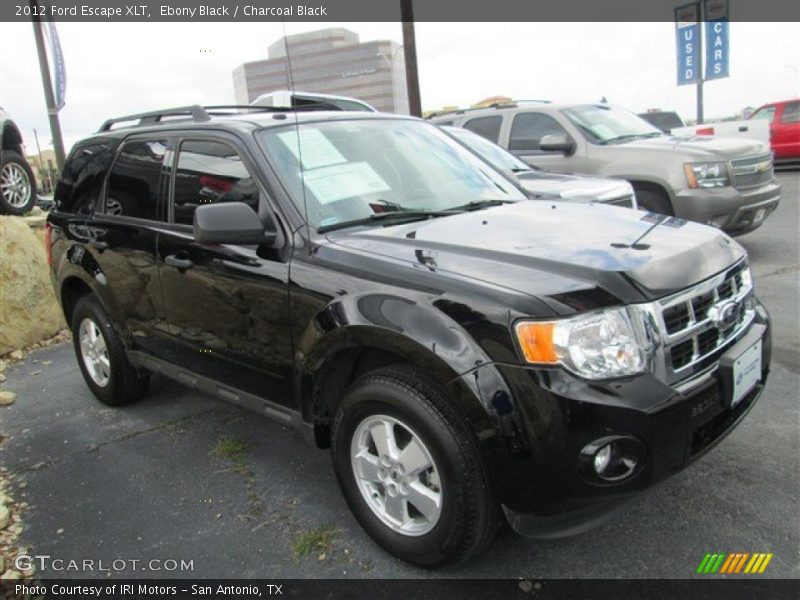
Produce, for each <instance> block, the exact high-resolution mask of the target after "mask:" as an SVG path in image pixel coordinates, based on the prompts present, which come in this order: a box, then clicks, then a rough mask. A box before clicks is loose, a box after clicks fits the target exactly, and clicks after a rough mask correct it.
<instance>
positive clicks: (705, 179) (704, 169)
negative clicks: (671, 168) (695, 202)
mask: <svg viewBox="0 0 800 600" xmlns="http://www.w3.org/2000/svg"><path fill="white" fill-rule="evenodd" d="M683 170H684V171H685V172H686V180H687V181H688V182H689V187H690V188H715V187H725V186H726V185H728V169H727V167H726V166H725V163H724V162H712V163H686V164H685V165H683Z"/></svg>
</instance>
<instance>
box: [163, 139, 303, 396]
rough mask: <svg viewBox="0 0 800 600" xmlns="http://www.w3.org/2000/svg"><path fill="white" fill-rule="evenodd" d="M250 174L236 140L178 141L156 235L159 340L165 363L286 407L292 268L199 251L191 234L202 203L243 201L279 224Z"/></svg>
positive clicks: (241, 251) (244, 251) (246, 255)
mask: <svg viewBox="0 0 800 600" xmlns="http://www.w3.org/2000/svg"><path fill="white" fill-rule="evenodd" d="M253 173H254V169H253V163H252V161H250V160H249V159H248V158H247V155H246V153H245V152H244V151H243V149H241V148H240V147H239V145H238V144H237V142H236V140H235V139H234V138H229V137H227V136H224V135H219V136H210V135H209V136H202V137H201V136H192V137H186V138H183V139H180V140H179V142H178V145H177V148H176V153H175V159H174V164H173V177H172V188H171V193H170V201H169V214H168V222H169V224H168V226H167V227H165V230H164V231H162V232H161V233H160V234H159V237H158V251H157V257H156V260H157V263H158V269H159V279H160V285H161V293H162V296H163V310H162V314H161V331H162V334H163V335H164V339H165V340H167V342H168V344H169V347H170V356H169V360H170V362H173V363H175V364H177V365H178V366H181V367H184V368H186V369H188V370H190V371H193V372H195V373H198V374H200V375H204V376H206V377H210V378H213V379H214V380H216V381H218V382H220V383H223V384H225V385H227V386H230V387H232V388H235V389H239V390H242V391H245V392H248V393H250V394H254V395H257V396H260V397H263V398H266V399H268V400H270V401H272V402H275V403H278V404H284V405H288V404H291V389H292V387H291V381H292V379H291V376H292V369H291V363H292V347H291V330H290V323H289V291H288V277H289V263H288V262H284V260H282V259H281V258H280V256H279V254H281V253H278V252H275V253H271V252H265V251H264V250H263V249H259V247H257V246H252V245H250V246H248V245H234V244H202V243H198V242H196V241H195V239H194V235H193V228H192V223H193V218H194V211H195V210H196V209H197V207H198V206H201V205H203V204H212V203H220V202H231V201H236V202H244V203H246V204H249V205H250V206H252V207H253V209H254V210H255V211H256V212H257V213H258V215H259V216H260V217H261V218H262V222H264V223H265V224H266V223H267V222H268V221H270V220H272V219H274V218H275V217H274V215H275V213H274V211H273V210H272V209H271V207H270V206H269V202H268V196H267V195H266V193H265V192H264V191H263V188H262V187H261V185H260V184H259V183H258V181H257V180H256V178H255V177H254V176H253ZM276 224H277V223H276ZM284 239H286V238H285V237H284Z"/></svg>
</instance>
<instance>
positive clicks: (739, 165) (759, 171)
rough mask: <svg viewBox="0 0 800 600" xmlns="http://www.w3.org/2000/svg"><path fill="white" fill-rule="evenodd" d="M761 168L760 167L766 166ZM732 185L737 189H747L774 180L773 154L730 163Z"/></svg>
mask: <svg viewBox="0 0 800 600" xmlns="http://www.w3.org/2000/svg"><path fill="white" fill-rule="evenodd" d="M765 164H766V166H765V167H763V168H759V166H760V165H765ZM730 170H731V184H732V185H733V187H735V188H736V189H747V188H752V187H757V186H759V185H763V184H765V183H768V182H769V181H771V180H772V178H773V176H774V175H773V171H774V165H773V162H772V154H771V153H770V154H758V155H756V156H747V157H745V158H736V159H734V160H732V161H730Z"/></svg>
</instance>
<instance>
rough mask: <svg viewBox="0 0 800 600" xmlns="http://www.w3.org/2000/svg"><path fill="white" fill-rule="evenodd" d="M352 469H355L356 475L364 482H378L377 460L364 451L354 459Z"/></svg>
mask: <svg viewBox="0 0 800 600" xmlns="http://www.w3.org/2000/svg"><path fill="white" fill-rule="evenodd" d="M353 468H354V469H355V472H356V475H357V476H358V477H360V478H361V479H363V480H364V481H370V482H373V483H378V482H379V481H380V479H379V478H378V470H379V469H380V467H379V465H378V458H377V457H375V456H372V455H371V454H369V453H367V452H366V451H362V452H360V453H359V454H358V456H356V457H354V459H353Z"/></svg>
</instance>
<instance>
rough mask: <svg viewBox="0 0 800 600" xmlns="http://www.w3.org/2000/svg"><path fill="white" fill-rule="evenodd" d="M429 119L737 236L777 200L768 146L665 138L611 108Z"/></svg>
mask: <svg viewBox="0 0 800 600" xmlns="http://www.w3.org/2000/svg"><path fill="white" fill-rule="evenodd" d="M431 118H432V120H433V122H435V123H437V124H439V125H456V126H459V127H465V128H466V129H469V130H471V131H473V132H475V133H477V134H479V135H482V136H483V137H485V138H487V139H488V140H490V141H492V142H495V143H497V144H499V145H500V146H502V147H504V148H506V149H508V150H509V151H511V152H512V153H514V154H515V155H516V156H518V157H519V158H521V159H522V160H524V161H525V162H526V163H528V164H531V165H535V166H538V167H542V168H546V169H549V170H552V171H560V172H575V173H587V174H591V175H601V176H605V177H621V178H623V179H627V180H628V181H630V182H631V183H632V184H633V187H634V189H635V190H636V198H637V200H638V202H639V206H640V207H641V208H644V209H646V210H650V211H654V212H660V213H664V214H670V215H675V216H677V217H681V218H684V219H689V220H692V221H697V222H700V223H705V224H708V225H712V226H714V227H717V228H719V229H722V230H724V231H725V232H727V233H730V234H734V235H735V234H742V233H747V232H748V231H752V230H753V229H755V228H757V227H759V226H760V225H761V224H762V223H763V222H764V220H765V219H766V218H767V217H768V216H769V215H770V214H771V213H772V212H773V211H774V210H775V208H776V207H777V206H778V201H779V199H780V192H781V186H780V184H779V183H778V181H777V180H776V179H775V175H774V172H773V166H772V152H771V150H770V148H769V147H768V146H767V145H766V144H764V143H762V142H758V141H755V140H748V139H744V138H726V137H714V136H694V137H675V136H670V135H667V134H665V133H664V132H662V131H660V130H659V129H657V128H656V127H653V126H652V125H650V124H649V123H647V122H646V121H645V120H643V119H642V118H641V117H639V116H638V115H635V114H633V113H631V112H629V111H627V110H625V109H622V108H618V107H615V106H610V105H608V104H550V103H536V104H527V103H511V104H509V105H505V104H504V105H497V106H495V107H492V108H486V109H477V110H463V111H454V112H451V113H439V114H436V115H434V116H432V117H431Z"/></svg>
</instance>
